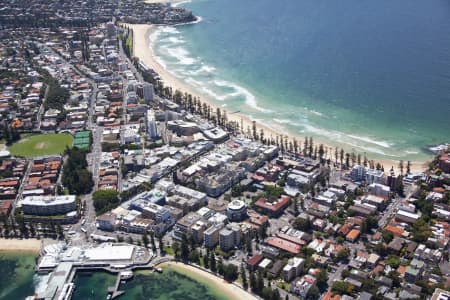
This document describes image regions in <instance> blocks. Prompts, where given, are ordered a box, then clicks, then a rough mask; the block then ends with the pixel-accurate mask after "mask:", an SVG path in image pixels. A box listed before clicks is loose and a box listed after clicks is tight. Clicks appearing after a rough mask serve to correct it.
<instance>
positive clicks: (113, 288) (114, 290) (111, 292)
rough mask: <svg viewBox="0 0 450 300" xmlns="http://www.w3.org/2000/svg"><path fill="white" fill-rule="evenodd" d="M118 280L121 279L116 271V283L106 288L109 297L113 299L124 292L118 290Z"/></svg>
mask: <svg viewBox="0 0 450 300" xmlns="http://www.w3.org/2000/svg"><path fill="white" fill-rule="evenodd" d="M120 281H121V279H120V272H119V273H117V278H116V283H115V284H114V286H111V287H109V288H108V294H109V295H111V299H115V298H117V297H119V296H121V295H122V294H124V293H125V291H119V286H120Z"/></svg>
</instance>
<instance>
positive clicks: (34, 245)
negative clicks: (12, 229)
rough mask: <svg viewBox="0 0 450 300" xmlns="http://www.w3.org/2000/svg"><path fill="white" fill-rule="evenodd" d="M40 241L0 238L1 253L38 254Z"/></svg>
mask: <svg viewBox="0 0 450 300" xmlns="http://www.w3.org/2000/svg"><path fill="white" fill-rule="evenodd" d="M41 245H42V241H41V240H38V239H5V238H0V253H1V252H8V253H11V252H28V253H33V254H39V252H40V251H41Z"/></svg>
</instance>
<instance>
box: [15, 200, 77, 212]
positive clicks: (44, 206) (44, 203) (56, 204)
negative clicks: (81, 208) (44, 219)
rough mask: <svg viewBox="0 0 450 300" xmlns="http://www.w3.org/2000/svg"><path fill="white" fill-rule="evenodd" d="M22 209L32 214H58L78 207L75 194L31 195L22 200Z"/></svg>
mask: <svg viewBox="0 0 450 300" xmlns="http://www.w3.org/2000/svg"><path fill="white" fill-rule="evenodd" d="M21 205H22V210H23V212H24V213H25V214H30V215H43V216H48V215H58V214H65V213H68V212H71V211H74V210H76V209H77V201H76V196H75V195H67V196H30V197H25V198H24V199H23V200H22V201H21Z"/></svg>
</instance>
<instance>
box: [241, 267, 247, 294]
mask: <svg viewBox="0 0 450 300" xmlns="http://www.w3.org/2000/svg"><path fill="white" fill-rule="evenodd" d="M241 278H242V287H243V288H244V290H247V289H248V282H247V273H246V272H245V268H244V264H241Z"/></svg>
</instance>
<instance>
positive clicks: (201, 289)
mask: <svg viewBox="0 0 450 300" xmlns="http://www.w3.org/2000/svg"><path fill="white" fill-rule="evenodd" d="M115 280H116V276H115V275H113V274H109V273H106V272H94V273H91V274H89V275H88V274H82V273H79V274H77V275H76V276H75V280H74V283H75V292H74V294H73V298H72V299H73V300H77V299H80V300H89V299H106V297H107V290H108V287H109V286H113V285H114V283H115ZM119 289H120V290H123V291H125V294H123V295H122V296H120V298H119V299H122V300H141V299H142V300H148V299H152V300H198V299H202V300H231V299H228V298H226V297H225V296H223V295H221V294H220V293H219V292H218V291H216V290H215V289H214V288H213V287H211V286H208V285H206V284H203V283H200V282H198V281H196V280H194V279H193V278H191V277H189V276H187V275H185V274H183V273H180V272H176V271H174V270H172V269H170V268H165V269H164V272H163V273H162V274H159V273H150V271H139V272H136V273H135V276H134V278H133V279H132V280H130V281H128V282H126V283H125V284H121V285H120V287H119Z"/></svg>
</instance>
